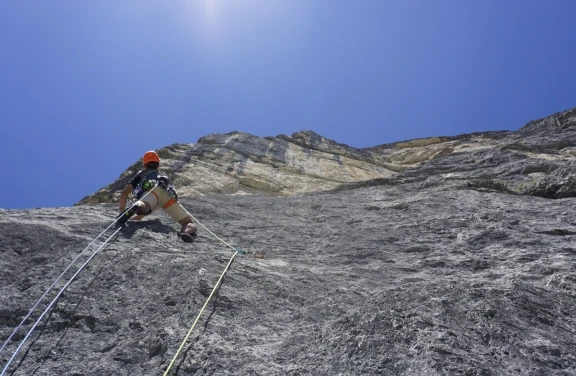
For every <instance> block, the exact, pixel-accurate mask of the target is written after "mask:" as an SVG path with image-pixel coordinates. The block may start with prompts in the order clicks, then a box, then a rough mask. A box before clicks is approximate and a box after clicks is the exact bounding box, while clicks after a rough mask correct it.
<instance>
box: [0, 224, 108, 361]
mask: <svg viewBox="0 0 576 376" xmlns="http://www.w3.org/2000/svg"><path fill="white" fill-rule="evenodd" d="M114 223H116V221H114V222H113V223H112V224H111V225H110V226H108V227H106V229H105V230H104V231H102V232H101V233H100V234H99V235H98V236H97V237H95V238H94V240H92V241H91V242H90V244H88V245H87V246H86V248H84V249H83V250H82V252H80V253H79V254H78V256H76V258H74V260H72V262H71V263H70V264H68V266H67V267H66V269H64V271H63V272H62V274H60V275H59V276H58V278H56V280H55V281H54V282H53V283H52V285H50V287H48V290H46V291H45V292H44V294H42V296H41V297H40V299H38V301H37V302H36V304H34V306H33V307H32V309H30V311H29V312H28V314H27V315H26V317H24V319H23V320H22V321H21V322H20V324H18V326H17V327H16V329H14V331H13V332H12V334H10V337H8V339H7V340H6V342H4V344H3V345H2V347H1V348H0V354H1V353H2V351H4V348H6V346H7V345H8V342H10V340H11V339H12V337H14V335H15V334H16V332H17V331H18V330H19V329H20V328H21V327H22V325H24V323H25V322H26V320H28V318H29V317H30V316H31V315H32V313H33V312H34V311H35V310H36V308H37V307H38V305H39V304H40V303H41V302H42V300H44V298H45V297H46V295H48V293H49V292H50V290H52V289H53V288H54V286H56V283H58V281H59V280H60V279H61V278H62V277H64V274H66V272H67V271H68V270H69V269H70V268H71V267H72V265H74V264H75V263H76V261H78V259H79V258H80V256H82V254H83V253H84V252H86V250H87V249H88V248H90V246H91V245H92V244H94V242H95V241H96V240H98V239H99V238H100V237H101V236H102V234H104V233H105V232H106V231H108V229H109V228H110V227H112V226H113V225H114Z"/></svg>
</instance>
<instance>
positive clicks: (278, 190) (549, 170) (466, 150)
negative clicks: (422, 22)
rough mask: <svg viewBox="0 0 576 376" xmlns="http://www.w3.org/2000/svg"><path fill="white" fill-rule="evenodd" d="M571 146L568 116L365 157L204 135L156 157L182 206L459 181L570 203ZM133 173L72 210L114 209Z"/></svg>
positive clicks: (390, 147) (350, 151)
mask: <svg viewBox="0 0 576 376" xmlns="http://www.w3.org/2000/svg"><path fill="white" fill-rule="evenodd" d="M575 145H576V109H572V110H569V111H566V112H562V113H558V114H555V115H552V116H549V117H547V118H545V119H542V120H538V121H533V122H530V123H529V124H527V125H526V126H525V127H523V128H522V129H520V130H519V131H517V132H507V131H503V132H484V133H474V134H468V135H461V136H453V137H432V138H425V139H415V140H409V141H403V142H397V143H393V144H386V145H380V146H375V147H371V148H364V149H358V148H353V147H349V146H347V145H343V144H338V143H336V142H334V141H332V140H328V139H326V138H324V137H322V136H320V135H318V134H316V133H314V132H311V131H303V132H298V133H294V134H293V135H292V136H285V135H280V136H277V137H266V138H260V137H256V136H252V135H249V134H246V133H241V132H233V133H229V134H225V135H224V134H212V135H208V136H205V137H202V138H200V139H199V140H198V142H197V143H196V144H174V145H170V146H168V147H165V148H162V149H160V150H159V154H160V157H161V158H162V169H163V170H164V171H165V172H167V173H168V174H169V175H170V177H171V179H172V182H173V183H174V185H175V186H176V187H178V189H179V193H180V194H181V196H183V197H194V196H199V195H202V194H207V193H228V194H253V193H266V194H273V195H291V194H297V193H307V192H318V191H328V190H332V189H335V188H341V187H342V186H349V185H350V184H351V183H360V184H364V185H365V184H372V183H370V181H371V180H385V181H388V180H390V179H393V180H398V181H415V180H434V179H436V180H462V181H472V184H473V185H476V186H491V187H502V189H505V190H507V191H509V192H515V193H518V194H526V195H536V196H543V197H572V196H573V195H574V193H575V191H574V189H572V188H567V187H568V185H567V184H565V183H566V182H565V181H564V180H565V176H566V175H568V176H569V175H570V174H572V172H574V166H573V165H574V161H575V160H576V146H575ZM140 168H142V164H141V162H140V161H138V162H136V163H134V164H133V165H132V166H130V168H128V170H126V171H125V172H123V173H122V175H121V176H120V178H119V179H118V180H117V181H115V182H113V183H112V184H110V185H108V186H106V187H104V188H102V189H101V190H99V191H98V192H96V193H95V194H93V195H90V196H87V197H85V198H84V199H82V200H81V201H80V202H79V204H95V203H102V202H114V201H115V200H117V198H118V195H119V192H120V191H121V190H122V188H123V187H124V185H125V184H126V183H127V182H128V181H129V179H130V177H131V176H132V175H133V174H134V173H135V172H136V171H138V170H139V169H140ZM558 170H561V171H564V172H562V173H560V172H557V171H558ZM555 172H557V173H555ZM558 184H560V185H562V187H563V188H562V190H560V191H558V189H560V188H557V186H558Z"/></svg>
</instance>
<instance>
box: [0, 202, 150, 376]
mask: <svg viewBox="0 0 576 376" xmlns="http://www.w3.org/2000/svg"><path fill="white" fill-rule="evenodd" d="M150 192H151V191H148V192H147V193H146V195H148V194H149V193H150ZM146 195H144V197H146ZM134 205H135V203H132V206H131V207H130V208H129V209H128V210H130V209H132V208H133V207H134ZM119 219H120V216H119V217H118V218H116V219H115V220H114V222H112V223H111V224H110V225H109V226H108V227H106V228H105V229H104V231H102V232H101V233H100V234H99V235H98V236H96V237H95V238H94V239H93V240H92V241H91V242H90V244H88V245H87V246H86V248H84V249H83V250H82V252H80V253H79V254H78V256H76V257H75V258H74V260H72V262H71V263H70V264H69V265H68V266H67V267H66V269H64V271H63V272H62V273H61V274H60V275H59V276H58V278H56V280H55V281H54V282H53V283H52V285H50V287H48V289H47V290H46V291H45V292H44V294H42V296H41V297H40V299H38V301H37V302H36V303H35V304H34V306H33V307H32V309H30V311H29V312H28V314H27V315H26V317H24V319H23V320H22V321H21V322H20V324H18V326H17V327H16V329H14V331H13V332H12V334H10V336H9V337H8V339H7V340H6V341H5V342H4V344H3V345H2V348H0V354H1V353H2V351H4V349H5V348H6V346H7V345H8V343H9V342H10V340H11V339H12V338H13V337H14V335H15V334H16V333H17V332H18V330H19V329H20V328H21V327H22V325H24V323H25V322H26V320H28V319H29V318H30V316H31V315H32V313H33V312H34V311H35V310H36V308H37V307H38V305H39V304H40V303H41V302H42V300H44V298H45V297H46V295H48V293H49V292H50V291H51V290H52V289H53V288H54V287H55V286H56V283H58V281H59V280H60V279H61V278H62V277H64V274H66V272H67V271H68V270H69V269H70V268H71V267H72V265H74V264H75V263H76V261H78V259H79V258H80V256H82V254H83V253H84V252H85V251H86V250H87V249H88V248H90V246H91V245H92V244H94V243H95V242H96V240H98V239H99V238H100V237H101V236H102V235H103V234H104V233H106V231H108V230H109V229H110V228H111V227H112V226H114V225H115V224H116V223H117V222H118V220H119ZM121 229H122V227H119V228H118V229H117V230H116V231H114V233H113V234H112V235H110V237H109V238H108V239H106V241H105V242H104V243H102V245H101V246H100V247H99V248H98V249H97V250H96V251H95V252H94V253H93V254H92V255H91V256H90V257H89V258H88V260H86V262H85V263H84V264H83V265H82V266H81V267H80V268H79V269H78V271H76V273H75V274H74V275H73V276H72V278H70V279H69V280H68V282H67V283H66V284H65V285H64V287H62V289H61V290H60V292H59V293H58V294H57V295H56V297H55V298H54V299H53V300H52V302H51V303H50V304H49V305H48V307H47V308H46V309H45V310H44V312H42V314H41V315H40V317H39V318H38V319H37V320H36V322H35V323H34V325H33V326H32V328H30V330H29V331H28V333H27V334H26V336H25V337H24V339H23V340H22V341H21V342H20V345H19V346H18V347H17V348H16V350H15V351H14V353H13V354H12V356H11V357H10V359H9V360H8V363H7V364H6V366H5V367H4V369H3V370H2V373H0V376H4V374H5V373H6V371H7V370H8V367H9V366H10V364H11V363H12V362H13V361H14V359H15V358H16V355H18V352H20V350H21V349H22V346H23V345H24V343H25V342H26V340H28V337H30V335H31V334H32V332H33V331H34V329H35V328H36V326H38V324H39V323H40V321H42V318H44V316H45V315H46V313H47V312H48V311H49V310H50V308H51V307H52V306H53V305H54V303H56V301H57V300H58V299H59V298H60V296H61V295H62V293H63V292H64V290H66V288H68V286H69V285H70V284H71V283H72V281H73V280H74V279H75V278H76V276H77V275H78V274H79V273H80V272H81V271H82V270H83V269H84V268H85V267H86V265H88V263H89V262H90V261H91V260H92V259H93V258H94V256H96V254H98V252H100V250H101V249H102V248H103V247H104V246H105V245H106V244H108V242H109V241H110V240H111V239H112V238H113V237H114V236H115V235H116V234H117V233H118V232H119V231H120V230H121Z"/></svg>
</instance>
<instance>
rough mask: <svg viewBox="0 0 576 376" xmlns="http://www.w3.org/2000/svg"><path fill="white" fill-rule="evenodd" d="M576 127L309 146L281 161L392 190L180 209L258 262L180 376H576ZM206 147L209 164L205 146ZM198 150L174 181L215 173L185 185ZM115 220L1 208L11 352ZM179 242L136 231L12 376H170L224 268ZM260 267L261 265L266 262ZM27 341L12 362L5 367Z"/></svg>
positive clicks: (203, 326) (236, 285)
mask: <svg viewBox="0 0 576 376" xmlns="http://www.w3.org/2000/svg"><path fill="white" fill-rule="evenodd" d="M575 119H576V112H575V111H574V110H572V111H568V112H565V113H562V114H557V115H554V116H552V117H550V118H547V119H544V120H540V121H537V122H531V123H530V124H528V125H527V126H526V127H524V128H523V129H521V130H520V131H518V132H498V133H488V134H476V135H466V136H459V137H453V138H438V139H426V140H413V141H407V142H405V143H400V145H397V144H395V145H385V146H380V147H375V148H371V149H363V150H358V149H350V148H347V147H345V146H344V145H337V144H335V143H333V142H330V141H328V140H326V139H322V138H315V137H316V136H315V135H313V134H310V133H301V134H298V135H294V136H293V137H292V138H291V139H293V140H295V141H286V140H284V141H286V143H287V145H288V146H287V148H288V149H289V148H296V146H297V145H310V144H311V143H314V144H315V149H312V148H310V150H311V151H310V153H311V154H313V153H325V154H326V155H329V153H328V152H327V151H326V150H328V149H330V150H332V151H335V150H339V153H340V154H338V155H340V156H341V158H342V160H345V161H346V162H345V163H348V162H347V161H348V160H353V161H355V162H354V163H365V164H366V165H371V166H374V167H373V171H378V168H381V169H382V171H386V174H387V175H384V176H378V177H376V178H373V179H364V178H362V179H358V180H353V179H350V180H351V181H348V182H346V181H345V180H339V181H338V184H335V185H334V186H333V188H337V189H331V190H329V191H323V192H314V193H294V192H292V191H291V192H290V193H292V194H291V195H289V196H278V195H270V194H262V192H260V191H259V190H258V187H254V185H256V184H252V183H251V184H252V188H251V190H249V191H248V190H246V192H249V193H251V194H248V195H226V194H207V193H204V194H202V195H198V194H197V193H196V192H201V191H200V190H199V189H196V188H194V191H193V190H192V189H190V191H189V193H190V196H188V197H184V198H183V199H182V203H183V204H184V206H185V207H187V208H188V209H189V210H190V212H191V213H192V214H193V215H194V216H196V218H197V219H198V220H200V221H201V222H202V223H203V224H204V225H205V226H207V227H208V228H209V229H210V230H212V231H213V232H214V233H216V234H217V235H219V236H221V237H222V238H224V239H225V240H227V241H228V242H230V243H231V244H232V245H234V246H239V247H242V248H243V249H246V250H248V251H250V252H251V253H249V254H247V255H245V256H237V257H236V259H235V261H234V263H233V264H232V266H231V268H230V270H229V272H228V274H227V275H226V277H225V278H224V281H223V284H222V285H221V287H220V289H219V290H218V292H217V293H216V295H215V296H214V297H213V301H212V302H211V303H210V304H209V305H208V308H207V310H206V311H205V313H204V315H203V316H202V318H201V319H200V321H199V324H198V325H197V327H196V329H195V330H194V332H193V334H192V336H191V338H190V341H189V342H188V343H187V345H186V346H185V347H184V351H183V354H181V355H180V357H179V358H178V360H177V361H176V363H175V367H174V368H173V372H172V374H173V375H176V374H177V375H292V376H296V375H438V374H446V375H572V374H574V373H575V372H576V355H575V354H576V338H575V337H574V335H573V331H574V328H575V325H576V299H575V298H576V269H575V267H574V265H576V248H575V246H574V236H575V235H576V211H575V209H576V198H575V197H574V193H573V192H574V191H573V187H574V184H573V181H572V176H573V174H572V171H573V170H572V166H573V157H574V156H573V154H572V152H571V150H573V149H572V148H574V147H575V146H576V139H575V134H574V132H575V129H576V127H575V126H576V123H575ZM231 137H232V138H233V137H239V138H245V139H246V140H248V141H249V142H248V145H244V144H243V143H239V145H236V146H234V147H235V148H236V149H242V150H247V149H250V148H251V149H252V150H253V151H252V152H251V153H252V154H250V155H251V158H255V157H253V155H257V154H258V153H259V152H258V150H260V149H258V148H257V147H256V146H254V145H255V144H258V143H260V142H263V141H261V139H256V138H253V137H251V136H248V135H244V134H236V135H227V136H210V137H209V138H210V139H212V140H216V141H214V142H216V143H219V144H218V145H220V143H222V142H224V140H226V139H229V138H231ZM307 137H308V138H307ZM318 137H319V136H318ZM276 139H279V140H282V138H276ZM313 139H314V140H315V141H313ZM218 140H220V141H218ZM268 141H270V140H268ZM268 141H267V142H268ZM228 142H229V143H230V141H228ZM250 142H252V143H253V144H250ZM270 142H272V141H270ZM274 142H277V143H276V145H279V144H281V141H274ZM197 145H204V146H202V147H203V148H206V149H210V148H209V147H208V146H206V145H210V144H209V143H207V144H206V140H203V141H202V142H199V143H198V144H197ZM212 145H215V144H212ZM250 145H252V146H250ZM293 145H296V146H293ZM196 147H197V146H195V147H190V146H188V145H183V146H171V147H170V148H171V150H172V151H171V153H173V155H174V156H176V155H180V156H182V159H181V161H182V162H181V163H182V169H181V170H178V169H177V168H176V167H178V165H176V163H177V160H178V159H177V158H176V157H174V159H173V164H172V166H176V167H174V168H173V171H176V172H174V178H175V180H176V182H180V183H182V182H183V181H184V179H185V177H186V176H188V177H190V176H191V175H190V174H193V173H194V170H195V169H196V168H198V167H202V166H203V167H204V168H206V169H209V170H211V169H212V168H214V167H213V166H215V165H216V162H210V163H208V162H205V161H206V160H207V159H202V160H203V161H204V162H196V165H195V167H194V168H192V167H186V166H188V164H187V162H186V161H187V160H191V159H192V158H193V156H191V154H189V155H188V156H186V155H185V151H186V150H188V151H190V150H198V149H195V148H196ZM170 148H166V149H164V151H163V152H162V153H165V154H163V155H164V157H163V158H165V159H168V158H167V155H169V154H168V149H170ZM216 149H218V148H217V147H214V150H213V151H212V152H210V153H212V154H210V153H208V152H206V153H208V154H210V155H211V157H210V158H212V159H211V160H212V161H216V160H218V158H219V157H218V155H221V156H222V155H225V154H226V153H231V152H230V151H229V150H232V149H231V148H230V149H226V150H227V151H226V153H224V152H222V151H220V152H217V151H216ZM322 150H324V151H322ZM407 150H412V152H411V153H408V152H406V151H407ZM203 153H204V152H203ZM218 153H222V154H218ZM274 153H275V154H274ZM287 153H288V151H287V150H284V151H278V150H276V151H274V152H272V151H270V150H269V149H266V151H261V152H260V155H261V157H260V158H261V160H262V161H266V162H254V161H253V160H252V159H250V158H249V159H250V160H251V161H252V162H254V164H253V165H252V162H250V163H248V162H245V164H246V166H248V165H250V166H252V167H251V168H253V170H251V171H256V170H257V169H256V164H257V163H260V164H262V166H264V165H267V166H271V164H270V163H269V161H270V160H269V159H268V158H271V157H269V156H270V155H271V154H274V155H276V157H274V158H276V160H280V156H281V155H284V156H285V155H286V154H287ZM347 153H348V154H347ZM430 153H431V154H430ZM186 158H189V159H186ZM202 158H208V157H206V156H204V157H202ZM222 158H223V159H221V161H223V162H222V166H229V165H228V164H227V163H228V162H226V163H224V161H225V160H228V159H227V158H228V156H226V157H222ZM238 158H240V157H238ZM344 158H348V159H344ZM200 160H201V158H198V159H197V161H200ZM284 160H285V161H288V162H282V163H283V164H279V165H278V170H281V172H282V173H278V175H276V176H275V177H274V179H272V178H270V179H271V180H270V181H269V182H270V183H269V184H270V185H272V183H271V182H278V181H282V182H283V183H282V184H281V185H279V186H281V187H287V186H289V184H288V183H287V182H288V181H290V179H289V178H288V176H292V179H296V176H299V175H298V174H299V172H297V171H299V170H298V169H294V172H293V175H289V174H288V173H284V171H287V170H286V169H287V168H288V167H287V165H288V164H289V162H290V161H289V160H288V159H284ZM329 160H330V158H328V157H326V158H325V161H324V160H323V161H320V162H319V163H327V164H328V163H331V162H329ZM308 162H309V163H310V165H307V167H306V168H305V171H308V172H310V171H312V170H314V168H315V167H314V166H313V165H312V162H311V160H309V161H308ZM203 163H204V164H203ZM290 163H292V162H290ZM198 165H201V166H198ZM366 165H363V166H366ZM294 166H296V163H295V162H294ZM386 166H387V167H386ZM390 166H394V167H390ZM397 166H401V167H402V168H398V169H397V171H394V170H392V168H396V167H397ZM222 168H223V170H226V168H228V167H225V168H224V167H222ZM211 171H212V170H211ZM316 171H323V170H322V169H320V168H317V169H316ZM350 171H354V170H353V169H350ZM388 171H392V173H390V172H388ZM324 172H325V171H323V173H324ZM236 173H238V172H236ZM187 174H188V175H187ZM255 174H256V173H255V172H254V175H252V176H255ZM310 174H311V173H310ZM351 174H352V173H351ZM366 174H368V173H367V172H366ZM215 176H221V177H224V176H228V177H230V179H232V178H233V176H236V175H233V176H232V175H226V173H224V172H222V174H221V175H215ZM237 176H240V174H239V173H238V175H237ZM262 176H264V175H262ZM302 176H304V175H300V179H312V177H311V176H312V175H309V176H310V177H302ZM306 176H308V175H306ZM317 176H325V175H322V174H317ZM357 176H358V175H357ZM178 179H180V180H178ZM317 180H318V181H328V180H324V178H317ZM254 181H258V180H257V179H254ZM292 182H295V180H292ZM117 184H120V182H117ZM195 184H198V185H195V187H200V185H199V184H200V183H198V182H197V183H195ZM206 184H207V185H208V183H206ZM238 184H239V188H238V190H239V191H241V190H243V189H245V188H243V187H244V185H242V184H240V183H238ZM293 184H294V187H297V184H296V183H293ZM326 184H327V183H326ZM181 185H183V184H181ZM266 189H268V188H266ZM323 189H324V188H323ZM295 191H297V190H296V189H295ZM206 192H208V193H209V192H210V191H209V190H207V191H206ZM276 192H277V193H288V191H284V192H282V190H279V191H276ZM538 196H540V197H538ZM95 197H96V196H94V197H93V198H95ZM100 197H103V196H100ZM112 198H113V197H112ZM108 199H110V197H109V198H108ZM115 213H116V205H115V204H113V203H102V204H98V205H79V206H75V207H72V208H57V209H35V210H22V211H9V210H0V235H1V236H0V271H1V273H0V342H2V343H3V342H4V340H5V339H6V338H7V337H8V336H9V335H10V333H11V332H12V330H13V329H14V328H15V327H16V325H18V323H19V322H20V321H21V320H22V319H23V318H24V317H25V315H26V313H27V312H28V310H29V309H30V308H31V307H32V306H33V305H34V303H35V302H36V301H37V300H38V298H40V296H41V295H42V294H43V292H44V291H45V290H46V288H47V287H48V286H50V284H51V283H52V282H53V281H54V280H55V279H56V277H57V276H58V275H59V274H60V273H61V272H62V271H63V270H64V268H65V267H66V266H67V265H68V264H69V262H70V261H71V260H72V259H74V257H76V256H77V255H78V254H79V253H80V252H81V251H82V249H84V248H85V247H86V246H87V245H88V243H90V241H91V240H92V239H94V237H95V236H97V235H98V234H99V233H100V231H102V230H103V229H104V228H106V226H108V225H109V224H110V223H111V222H112V221H113V219H114V215H115ZM177 227H178V226H177V225H176V224H174V223H172V222H171V220H170V219H169V218H167V216H166V215H165V214H163V213H159V214H154V215H153V216H151V218H149V219H147V220H144V221H142V222H140V223H138V222H128V224H127V225H126V226H125V227H124V228H123V229H122V230H121V232H120V233H119V234H118V235H117V236H116V237H115V238H114V239H113V240H112V241H111V242H110V244H109V245H107V246H106V247H104V248H103V250H102V251H101V253H100V254H98V255H97V256H96V257H95V258H94V259H93V261H92V262H91V263H90V264H89V266H88V268H87V269H85V270H84V271H83V272H82V273H80V275H79V276H78V278H77V280H76V281H75V282H73V283H72V284H71V285H70V287H69V289H68V290H67V291H66V292H65V293H64V294H63V295H62V297H61V298H60V299H59V301H58V302H57V303H56V304H55V306H54V308H53V309H52V310H51V311H50V314H49V315H48V317H46V318H45V320H43V321H42V324H41V325H40V326H39V327H38V328H37V330H36V331H35V333H34V334H33V335H32V336H31V338H30V339H29V341H28V342H27V343H26V345H25V346H24V348H23V350H22V351H21V353H20V354H19V355H18V356H17V358H16V361H15V362H14V363H13V364H12V366H11V367H10V369H9V372H8V373H7V374H9V375H97V376H99V375H102V376H104V375H106V376H108V375H161V374H162V373H163V370H165V369H166V367H167V366H168V364H169V362H170V360H171V359H172V356H173V355H174V353H175V352H176V350H177V348H178V346H179V345H180V342H181V341H182V339H183V338H184V336H185V335H186V333H187V331H188V329H189V327H190V326H191V324H192V322H193V321H194V319H195V318H196V315H197V314H198V312H199V311H200V308H201V307H202V305H203V304H204V302H205V300H206V298H207V296H208V295H209V294H210V292H211V291H212V287H213V286H214V285H215V283H216V281H217V280H218V277H219V276H220V274H221V273H222V271H223V269H224V267H225V266H226V264H227V262H228V260H229V259H230V257H231V256H232V251H231V250H230V249H229V248H227V247H226V246H225V245H223V244H222V243H220V242H219V241H218V240H216V239H214V238H213V237H212V236H211V235H210V234H209V233H208V232H207V231H205V230H204V229H200V231H199V236H198V238H197V239H196V241H195V242H194V243H193V244H187V243H183V242H181V241H179V240H178V239H177V237H176V236H175V233H174V232H175V229H176V228H177ZM31 228H33V229H34V231H33V232H31V231H30V229H31ZM111 233H112V231H108V232H107V234H111ZM100 244H101V242H100V240H98V241H97V242H96V243H95V244H94V245H93V246H92V247H90V248H89V249H87V250H86V251H85V252H84V253H83V254H82V256H81V257H80V260H79V262H78V264H80V263H81V262H82V261H84V260H86V259H87V258H88V257H89V256H90V254H91V252H93V251H94V250H95V249H96V248H97V247H98V246H99V245H100ZM257 251H261V252H263V253H264V254H265V258H264V259H259V258H255V257H254V256H253V255H254V252H257ZM75 270H76V269H75V268H72V269H71V270H70V271H69V272H68V273H66V275H65V277H66V278H69V277H71V275H72V274H73V273H74V272H75ZM63 284H64V282H62V283H60V284H59V285H58V286H57V287H61V286H62V285H63ZM56 293H57V291H53V292H51V293H49V294H48V296H47V297H46V299H44V301H43V302H42V303H41V304H40V306H39V311H41V310H43V309H44V308H45V307H46V306H47V305H48V303H49V301H50V300H51V298H53V297H54V296H55V295H56ZM39 314H40V312H36V313H35V314H33V316H32V317H33V319H36V318H37V317H38V316H39ZM32 323H33V322H28V323H26V325H24V328H23V329H22V330H21V331H19V332H18V335H17V336H16V337H15V339H14V341H12V342H10V343H9V344H8V346H7V348H6V350H5V351H4V352H2V353H0V366H1V367H3V366H4V365H5V364H6V361H7V360H8V358H9V357H10V356H11V354H12V353H13V351H14V350H15V349H16V347H17V346H18V343H19V341H21V340H22V338H23V337H24V335H25V334H26V331H27V329H29V328H30V327H31V326H32Z"/></svg>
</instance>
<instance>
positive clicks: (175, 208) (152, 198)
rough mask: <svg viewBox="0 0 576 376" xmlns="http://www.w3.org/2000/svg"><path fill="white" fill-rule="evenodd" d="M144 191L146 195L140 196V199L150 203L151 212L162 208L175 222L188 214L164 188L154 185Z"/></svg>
mask: <svg viewBox="0 0 576 376" xmlns="http://www.w3.org/2000/svg"><path fill="white" fill-rule="evenodd" d="M146 193H148V194H147V195H146V197H144V196H142V197H143V198H141V199H140V201H142V202H147V203H148V204H150V206H151V207H152V212H154V211H155V210H157V209H160V208H162V209H164V211H165V212H166V213H168V215H169V216H170V217H171V218H172V219H173V220H175V221H176V222H178V221H180V220H182V219H184V218H186V217H188V216H189V214H188V212H187V211H186V209H184V208H183V207H182V205H180V203H179V202H178V201H176V200H174V199H173V198H172V197H170V195H169V194H168V192H166V191H165V190H164V188H162V187H156V188H154V189H153V190H151V191H150V192H146ZM146 193H145V194H146Z"/></svg>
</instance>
